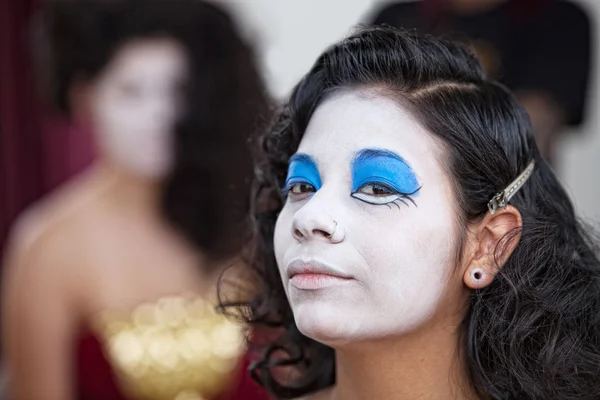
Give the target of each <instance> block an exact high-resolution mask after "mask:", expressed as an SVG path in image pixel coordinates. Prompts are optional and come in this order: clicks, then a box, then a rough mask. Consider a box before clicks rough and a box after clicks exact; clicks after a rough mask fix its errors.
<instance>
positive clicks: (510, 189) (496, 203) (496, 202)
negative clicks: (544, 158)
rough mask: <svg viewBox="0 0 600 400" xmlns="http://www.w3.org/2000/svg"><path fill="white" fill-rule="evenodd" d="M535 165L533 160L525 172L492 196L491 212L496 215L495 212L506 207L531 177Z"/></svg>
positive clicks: (489, 206)
mask: <svg viewBox="0 0 600 400" xmlns="http://www.w3.org/2000/svg"><path fill="white" fill-rule="evenodd" d="M534 167H535V161H532V162H531V163H530V164H529V165H528V166H527V168H525V171H523V173H522V174H521V175H519V176H518V177H517V179H515V180H514V181H512V182H511V183H510V185H508V186H507V188H506V189H504V190H503V191H501V192H500V193H497V194H496V195H495V196H494V197H492V199H491V200H490V202H489V203H488V209H489V210H490V214H492V215H494V213H495V212H496V211H498V209H499V208H506V206H507V205H508V202H509V201H510V199H511V198H512V197H513V196H514V195H515V193H517V191H519V189H521V187H523V185H524V184H525V182H527V179H529V177H530V176H531V174H532V173H533V168H534Z"/></svg>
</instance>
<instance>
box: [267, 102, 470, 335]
mask: <svg viewBox="0 0 600 400" xmlns="http://www.w3.org/2000/svg"><path fill="white" fill-rule="evenodd" d="M440 154H442V151H441V149H440V146H439V145H437V144H436V143H435V141H434V139H433V137H432V136H431V135H430V134H429V133H428V132H426V131H425V129H424V128H423V127H422V126H421V125H420V124H418V123H417V122H416V121H415V120H414V119H413V118H412V117H411V116H410V115H409V114H408V113H407V112H406V111H405V110H403V109H402V107H400V106H399V105H398V104H397V103H395V102H394V101H392V100H389V99H387V98H385V97H382V96H378V95H375V94H373V93H364V92H358V91H353V92H350V91H347V92H340V93H338V94H336V95H334V96H333V97H330V98H329V99H327V100H326V101H325V102H323V103H322V104H321V105H320V106H319V107H318V108H317V110H316V111H315V113H314V114H313V116H312V118H311V120H310V123H309V125H308V128H307V130H306V132H305V134H304V137H303V139H302V142H301V143H300V146H299V148H298V151H297V153H296V154H295V155H294V156H293V157H292V159H291V160H290V165H289V170H288V178H287V182H286V187H287V188H288V189H289V194H288V198H287V201H286V203H285V205H284V207H283V209H282V211H281V213H280V215H279V218H278V220H277V224H276V227H275V239H274V245H275V255H276V259H277V263H278V265H279V270H280V273H281V279H282V281H283V284H284V287H285V290H286V293H287V296H288V299H289V302H290V304H291V306H292V309H293V312H294V316H295V320H296V324H297V325H298V328H299V329H300V331H301V332H302V333H304V334H305V335H307V336H309V337H312V338H313V339H315V340H318V341H320V342H323V343H326V344H329V345H331V346H336V345H340V344H343V343H346V342H349V341H350V342H356V341H363V340H370V339H378V338H384V337H390V336H395V335H402V334H404V333H408V332H410V331H413V330H415V329H417V328H418V327H420V326H422V325H423V324H425V323H426V322H428V321H430V320H432V319H434V318H435V317H436V315H440V313H443V312H444V310H445V309H446V308H447V307H449V304H447V303H448V301H447V300H448V299H447V294H446V293H447V292H446V289H447V288H448V287H450V286H451V285H450V284H449V282H455V281H456V282H458V281H460V280H461V275H460V273H459V272H458V271H457V268H455V258H456V257H455V256H456V249H457V246H458V237H457V228H456V223H455V220H456V219H455V218H454V216H455V215H456V214H455V206H454V201H453V198H454V196H453V192H452V188H451V183H450V180H449V178H448V172H447V171H446V170H445V169H444V167H443V166H442V164H441V163H440V162H439V159H440ZM452 287H455V286H454V284H452Z"/></svg>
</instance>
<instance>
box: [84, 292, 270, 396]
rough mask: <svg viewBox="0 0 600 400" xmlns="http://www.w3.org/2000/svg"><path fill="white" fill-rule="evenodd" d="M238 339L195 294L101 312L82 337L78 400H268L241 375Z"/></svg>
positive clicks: (239, 330)
mask: <svg viewBox="0 0 600 400" xmlns="http://www.w3.org/2000/svg"><path fill="white" fill-rule="evenodd" d="M244 342H245V340H244V330H243V326H242V325H240V324H238V323H237V322H234V321H232V320H230V319H228V318H227V317H225V316H223V315H221V314H219V313H217V312H216V311H215V309H214V304H213V303H212V302H210V301H207V300H205V299H202V298H200V297H198V296H194V295H186V296H174V297H167V298H162V299H160V300H158V301H156V302H153V303H146V304H142V305H140V306H138V307H136V308H135V309H134V310H110V311H105V312H102V313H100V314H98V315H97V317H95V318H94V319H93V320H92V321H91V323H90V327H89V332H87V333H85V334H84V335H82V337H81V339H80V346H79V360H78V364H79V366H78V367H79V368H78V369H79V375H80V377H79V379H78V381H79V386H80V396H79V398H80V399H86V400H87V399H96V398H98V399H100V398H102V400H108V399H115V400H120V399H135V400H188V399H189V400H192V399H193V400H200V399H202V400H204V399H217V398H218V399H236V400H238V399H240V400H241V399H245V400H246V399H255V400H266V399H267V398H268V397H267V395H266V393H265V392H264V391H263V390H262V389H260V388H259V387H258V386H257V385H256V384H255V383H254V382H252V381H251V380H250V379H249V376H248V373H247V372H246V371H245V369H246V368H247V364H248V363H247V360H244V357H243V355H244V352H245V346H244ZM94 346H96V347H98V346H99V347H100V352H98V351H96V350H95V349H94ZM95 351H96V353H95ZM99 353H101V354H99ZM91 360H95V361H93V364H94V365H95V367H91V368H90V366H89V365H88V366H86V365H85V364H86V363H88V362H89V361H91ZM99 362H104V363H106V364H108V368H103V367H102V366H101V365H100V366H99V365H98V363H99ZM244 364H245V365H244ZM103 369H104V372H103ZM86 371H87V372H86ZM99 372H100V373H101V375H104V378H102V376H90V374H98V373H99ZM102 381H103V382H104V383H101V382H102ZM92 387H95V389H92ZM86 388H87V389H86ZM92 391H96V393H90V392H92ZM84 392H88V395H87V397H84V395H83V394H82V393H84ZM96 394H98V395H100V396H104V397H100V396H99V397H95V396H96Z"/></svg>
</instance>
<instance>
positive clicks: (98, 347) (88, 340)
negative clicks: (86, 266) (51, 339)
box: [76, 331, 270, 400]
mask: <svg viewBox="0 0 600 400" xmlns="http://www.w3.org/2000/svg"><path fill="white" fill-rule="evenodd" d="M76 350H77V360H76V362H77V380H76V384H77V393H76V399H77V400H131V399H128V398H126V397H125V395H124V394H123V393H122V392H121V391H120V390H119V387H118V386H117V380H116V377H115V375H114V372H113V369H112V368H111V365H110V363H109V362H108V360H107V359H106V357H105V356H104V353H103V347H102V343H101V342H100V341H99V340H98V338H97V337H96V336H95V335H94V334H93V333H91V332H89V331H86V332H83V333H82V334H81V335H80V337H79V339H78V344H77V349H76ZM248 366H249V360H248V359H247V357H246V358H244V360H243V365H242V368H240V372H239V376H238V377H237V379H235V385H234V386H233V387H232V388H231V390H230V391H229V392H228V393H224V394H223V395H221V396H219V398H217V399H215V400H269V399H270V397H269V396H268V394H267V392H266V391H265V390H264V389H263V388H262V387H260V386H259V385H258V384H257V383H256V382H255V381H254V380H253V379H252V378H251V377H250V374H249V373H248Z"/></svg>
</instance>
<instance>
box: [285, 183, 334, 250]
mask: <svg viewBox="0 0 600 400" xmlns="http://www.w3.org/2000/svg"><path fill="white" fill-rule="evenodd" d="M317 196H318V194H317V195H315V196H313V198H312V199H310V200H309V201H308V203H307V204H305V205H304V206H303V207H302V208H300V209H299V210H298V211H296V213H295V214H294V218H293V220H292V235H293V236H294V238H295V239H296V240H298V241H305V240H323V241H327V242H331V243H339V242H341V241H342V240H343V239H344V236H345V235H344V233H345V230H344V228H343V227H342V226H341V225H340V224H339V222H338V221H336V219H334V218H333V216H332V215H333V214H332V212H331V211H330V208H329V207H326V206H325V204H324V203H325V201H324V199H318V198H317Z"/></svg>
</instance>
